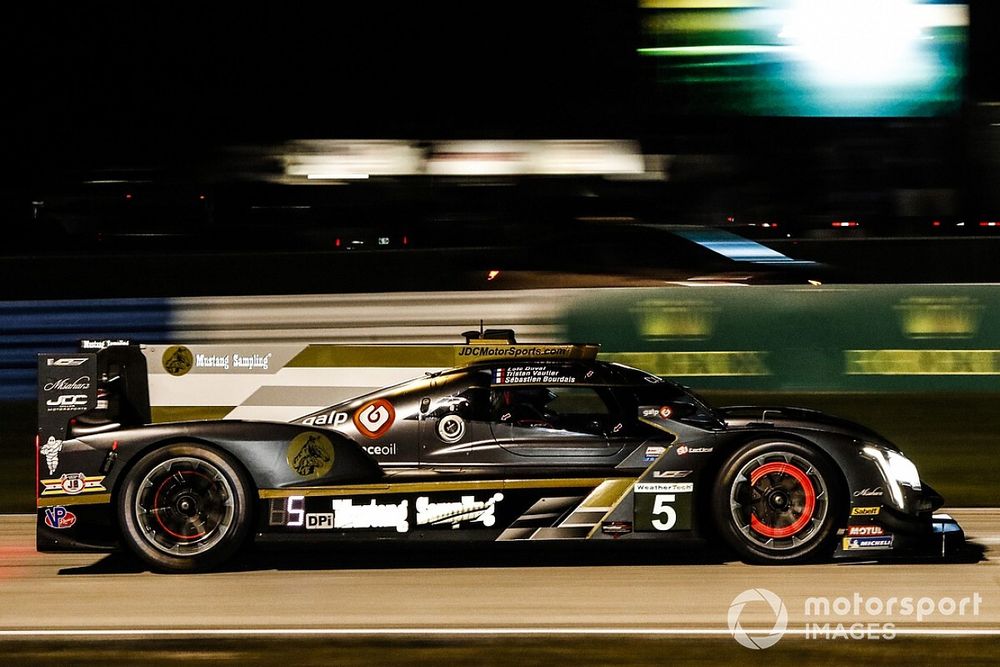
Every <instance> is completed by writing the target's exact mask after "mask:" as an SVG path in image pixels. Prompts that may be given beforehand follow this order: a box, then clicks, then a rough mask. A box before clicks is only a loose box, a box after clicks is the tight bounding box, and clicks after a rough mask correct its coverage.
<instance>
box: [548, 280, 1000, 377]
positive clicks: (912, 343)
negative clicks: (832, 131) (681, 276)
mask: <svg viewBox="0 0 1000 667" xmlns="http://www.w3.org/2000/svg"><path fill="white" fill-rule="evenodd" d="M566 329H567V333H568V335H569V339H570V340H574V341H584V342H596V343H600V344H601V346H602V347H601V358H602V359H606V360H610V361H618V362H621V363H624V364H628V365H632V366H637V367H639V368H642V369H644V370H648V371H652V372H654V373H656V374H658V375H663V376H667V377H672V378H677V379H678V380H679V381H681V382H683V383H685V384H690V385H692V386H694V387H698V388H705V389H757V390H771V391H774V390H780V391H800V390H802V391H838V392H840V391H894V392H898V391H924V390H926V391H942V390H967V391H998V390H1000V286H997V285H962V286H958V285H954V286H953V285H929V286H921V285H885V286H882V285H858V286H837V287H832V286H831V287H827V286H802V287H799V286H796V287H788V286H728V285H727V286H702V287H670V288H663V289H652V290H650V289H648V288H646V289H641V290H627V289H626V290H615V291H612V292H609V291H602V292H601V293H595V295H594V296H593V297H592V298H588V299H584V300H580V301H577V304H576V305H575V306H574V307H573V308H572V309H571V310H570V311H569V313H568V314H567V322H566Z"/></svg>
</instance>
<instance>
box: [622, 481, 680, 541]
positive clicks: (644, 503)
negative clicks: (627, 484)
mask: <svg viewBox="0 0 1000 667" xmlns="http://www.w3.org/2000/svg"><path fill="white" fill-rule="evenodd" d="M654 486H657V485H654V484H637V485H636V492H635V493H634V494H633V498H634V500H635V503H634V505H633V512H634V515H633V516H634V524H633V525H634V526H635V530H636V532H648V533H665V532H668V531H670V532H673V531H678V530H691V501H692V496H693V495H694V494H693V493H691V491H690V490H686V491H674V490H673V489H670V491H671V492H670V493H658V491H667V489H657V488H650V487H654Z"/></svg>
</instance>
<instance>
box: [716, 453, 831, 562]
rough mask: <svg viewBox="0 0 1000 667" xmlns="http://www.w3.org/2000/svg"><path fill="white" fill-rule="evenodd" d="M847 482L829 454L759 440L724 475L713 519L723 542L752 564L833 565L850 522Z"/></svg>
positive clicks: (724, 467) (729, 463)
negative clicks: (824, 561) (840, 531)
mask: <svg viewBox="0 0 1000 667" xmlns="http://www.w3.org/2000/svg"><path fill="white" fill-rule="evenodd" d="M843 489H844V482H843V478H842V476H841V474H840V471H839V470H838V469H837V467H836V466H835V464H834V463H833V462H831V461H830V460H829V459H828V458H827V456H826V455H825V454H823V453H822V452H820V451H818V450H817V449H815V448H813V447H809V446H807V445H804V444H801V443H798V442H793V441H786V440H758V441H755V442H751V443H748V444H746V445H744V446H743V447H741V448H739V449H738V450H737V451H735V452H734V453H733V454H732V455H731V456H730V457H729V458H728V459H727V460H726V462H725V463H723V465H722V467H721V468H720V469H719V473H718V476H717V477H716V480H715V487H714V490H715V492H714V496H713V501H712V514H713V518H714V521H715V526H716V527H717V528H718V531H719V534H720V535H721V536H722V538H723V540H724V541H725V542H726V543H727V544H728V545H729V546H730V547H732V549H733V550H734V551H736V553H737V554H738V555H739V556H740V558H741V559H742V560H744V561H746V562H749V563H758V564H785V563H801V562H809V561H814V560H820V559H824V558H828V557H829V556H830V555H831V554H832V553H833V547H834V542H835V541H836V539H837V529H838V527H839V526H840V524H841V523H843V519H844V507H846V505H845V502H844V498H845V495H844V493H845V492H844V490H843Z"/></svg>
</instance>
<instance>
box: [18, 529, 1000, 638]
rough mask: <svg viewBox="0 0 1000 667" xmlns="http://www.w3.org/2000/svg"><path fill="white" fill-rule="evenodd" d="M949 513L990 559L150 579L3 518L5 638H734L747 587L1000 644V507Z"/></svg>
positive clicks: (617, 552)
mask: <svg viewBox="0 0 1000 667" xmlns="http://www.w3.org/2000/svg"><path fill="white" fill-rule="evenodd" d="M951 514H952V515H953V516H954V517H955V518H956V519H958V520H959V522H960V523H961V524H962V525H963V527H964V528H965V529H966V532H967V534H968V536H969V538H970V541H971V542H972V543H973V545H974V546H975V545H978V546H979V547H980V548H979V549H978V551H980V552H981V553H982V556H981V557H980V558H979V559H978V560H976V559H975V558H973V559H967V561H966V562H926V563H896V564H882V563H855V564H817V565H805V566H795V567H760V566H750V565H745V564H742V563H739V562H732V561H728V560H726V559H725V557H718V556H715V555H712V554H707V555H705V554H703V553H697V554H694V553H691V552H690V550H685V549H675V550H671V551H668V552H664V551H662V550H661V549H659V548H658V549H645V548H644V549H629V548H626V549H618V548H613V549H608V548H602V549H584V548H581V546H588V545H554V544H553V545H545V546H543V549H542V550H541V551H540V550H538V548H537V547H538V545H537V544H532V545H511V546H517V547H525V548H524V549H518V548H515V549H500V548H498V546H497V545H487V546H484V547H466V546H461V547H456V546H448V547H438V546H434V547H424V546H421V547H419V548H405V549H404V548H401V547H399V546H393V545H377V546H375V547H363V548H359V547H350V548H341V549H337V550H334V551H323V552H320V553H316V554H314V553H311V552H310V553H303V552H299V551H279V552H260V551H256V552H253V553H251V554H249V555H247V556H245V557H242V558H241V559H240V560H239V561H238V562H237V563H236V564H235V565H234V567H233V569H231V570H230V571H225V572H217V573H210V574H199V575H160V574H153V573H150V572H146V571H143V570H142V569H141V568H139V567H138V566H136V565H135V564H134V563H133V562H132V561H130V560H129V559H127V558H124V557H122V556H119V555H110V556H108V555H79V554H66V555H53V554H39V553H37V552H36V551H35V548H34V518H33V517H32V516H29V515H5V516H0V641H2V640H14V639H18V638H20V639H38V638H43V637H48V638H53V639H54V638H57V637H63V638H72V637H88V638H90V639H93V638H95V637H107V638H108V639H113V638H122V637H125V638H157V637H175V636H185V635H201V634H207V635H217V636H219V637H220V638H221V637H233V636H237V637H238V636H243V635H248V636H249V635H252V636H255V637H258V638H259V637H269V636H271V637H275V638H278V637H282V636H288V635H291V636H295V635H299V636H303V637H305V636H313V637H316V636H331V637H332V636H341V637H347V636H378V635H385V636H387V637H388V636H404V635H419V636H423V637H427V636H435V635H441V636H462V635H470V636H482V635H494V636H495V635H500V636H505V635H506V636H511V637H514V636H530V635H534V634H541V635H545V636H551V637H558V636H560V635H563V636H567V637H570V636H572V637H582V636H586V635H603V634H614V635H629V634H634V635H637V636H638V635H660V636H693V637H699V636H701V637H724V636H728V634H729V631H728V628H727V612H728V610H729V607H730V604H731V603H732V601H733V599H734V598H735V597H736V596H737V595H738V594H740V593H741V592H743V591H745V590H747V589H751V588H763V589H767V590H769V591H772V592H774V593H776V594H777V595H778V596H780V598H781V599H782V601H783V602H784V604H785V605H786V608H787V610H788V628H789V632H790V633H791V634H793V635H794V634H795V633H801V632H802V631H803V628H804V627H805V624H806V623H809V622H818V623H827V622H829V623H831V624H833V626H836V624H838V623H842V624H844V625H850V624H852V623H855V622H878V623H886V622H890V623H893V624H894V625H895V628H896V632H897V634H898V635H900V636H904V637H905V636H907V635H910V634H912V635H914V636H931V637H934V636H952V637H965V636H978V637H993V636H1000V567H998V565H1000V509H963V510H959V509H956V510H953V511H952V512H951ZM610 546H611V547H620V546H627V545H618V544H615V545H610ZM968 560H971V561H972V562H968ZM977 595H978V596H979V598H980V602H979V603H978V607H977V608H976V609H973V602H972V599H973V598H974V597H975V596H977ZM819 596H822V597H826V598H828V599H829V600H831V602H834V601H835V599H836V598H838V597H840V598H848V599H850V600H853V598H855V597H860V598H861V599H862V601H863V602H862V609H861V612H860V614H855V613H854V611H853V610H852V611H850V612H848V613H846V614H838V613H836V612H835V611H832V610H831V612H830V613H829V614H828V615H826V616H822V617H821V616H817V615H816V614H815V613H813V614H811V615H807V610H806V608H805V604H806V599H807V598H809V597H819ZM893 597H895V598H897V599H902V598H904V597H912V598H913V599H914V603H915V604H918V605H919V604H920V603H919V600H920V599H922V598H927V599H930V600H931V601H932V602H933V604H934V605H935V608H934V611H932V612H931V613H929V614H926V613H925V614H923V615H922V617H921V618H919V619H918V618H917V617H916V614H915V613H913V614H909V615H907V614H905V613H900V611H899V609H897V610H896V611H895V612H894V613H893V614H887V613H884V612H883V613H877V614H876V613H871V610H866V609H865V608H864V605H865V604H866V603H867V601H868V600H870V599H871V598H879V600H880V601H881V602H882V603H883V604H887V603H888V600H889V599H890V598H893ZM963 598H970V601H969V602H968V603H967V604H966V606H965V613H964V614H960V613H959V611H958V609H957V606H956V608H955V609H953V610H952V612H951V613H945V612H943V611H942V610H941V601H942V600H945V599H951V600H954V601H955V603H956V605H960V604H961V601H962V599H963ZM900 604H901V603H900ZM923 604H924V607H925V608H926V605H927V604H928V603H923ZM943 604H944V608H945V610H947V609H948V608H949V603H948V602H947V601H945V602H944V603H943ZM852 605H853V601H852ZM925 611H926V609H925ZM774 621H775V616H774V613H773V612H772V611H771V610H770V608H769V607H768V606H767V605H766V604H764V603H752V604H748V605H747V606H746V607H745V608H744V610H743V614H742V616H741V617H740V622H741V624H742V625H743V626H744V627H747V628H750V627H760V628H769V627H771V626H772V624H773V623H774ZM730 641H731V639H730Z"/></svg>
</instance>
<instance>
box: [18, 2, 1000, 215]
mask: <svg viewBox="0 0 1000 667" xmlns="http://www.w3.org/2000/svg"><path fill="white" fill-rule="evenodd" d="M996 4H997V3H995V2H989V1H988V0H983V1H977V2H975V3H973V15H972V30H971V38H970V53H971V59H970V60H971V62H970V70H969V77H968V79H967V85H966V89H967V92H968V99H969V100H972V101H975V100H989V99H994V98H996V97H998V95H997V93H998V92H1000V85H998V81H1000V75H998V73H997V68H996V66H995V64H996V63H997V62H998V61H1000V58H998V56H1000V46H998V44H1000V40H998V39H997V38H996V37H997V34H996V33H997V26H998V21H997V18H998V17H1000V11H998V9H997V7H996ZM206 6H207V4H206V3H191V2H187V3H169V4H166V3H162V4H156V5H152V4H150V5H146V4H136V5H134V6H128V5H124V4H112V5H105V4H100V5H86V6H83V5H66V4H52V5H43V6H37V5H36V6H34V7H33V8H31V9H22V10H16V11H12V12H11V13H10V14H8V15H7V16H5V20H4V21H3V22H2V23H0V44H2V46H0V49H2V51H3V54H2V59H0V62H3V68H4V70H3V72H2V80H3V81H4V82H5V83H4V85H5V90H6V95H5V100H4V102H5V110H6V114H5V117H6V119H5V121H4V124H3V130H2V132H3V136H4V144H5V146H6V150H5V153H6V155H7V156H8V159H7V160H6V161H5V165H4V169H5V174H4V175H5V179H4V180H5V183H6V186H5V187H4V197H5V198H10V197H14V196H16V193H18V192H20V191H22V190H23V189H24V188H25V187H28V186H31V185H32V184H38V183H44V182H46V181H47V180H49V179H51V178H53V177H54V175H55V174H57V173H62V172H64V171H66V170H67V169H74V168H76V167H80V168H82V169H84V170H87V169H92V168H94V167H95V166H108V165H122V164H144V163H147V162H150V161H155V162H158V163H165V162H166V163H174V164H179V165H181V167H182V168H184V167H185V166H188V165H197V164H198V163H199V161H200V160H201V159H202V156H203V155H204V154H206V153H208V152H210V151H211V150H212V149H213V148H214V147H218V146H224V145H231V144H247V143H261V142H270V141H280V140H285V139H292V138H309V137H335V138H351V137H368V138H375V137H377V138H393V137H395V138H408V139H422V138H431V139H436V138H450V137H470V138H477V137H501V138H502V137H523V138H532V137H553V138H559V137H573V138H576V137H601V138H617V137H622V138H640V139H643V140H644V141H645V140H647V139H653V140H654V142H655V140H660V141H661V142H662V141H663V140H664V138H666V141H665V144H666V145H665V146H664V147H663V148H662V149H663V150H665V152H670V151H672V150H677V149H680V150H693V151H694V152H697V151H698V149H699V146H698V145H697V141H701V140H705V138H706V137H707V138H711V140H713V141H714V140H718V138H719V137H724V138H725V137H730V136H738V135H740V133H742V134H743V135H744V136H747V137H750V143H749V144H748V146H749V148H748V149H745V150H750V151H752V150H754V146H755V144H754V143H753V142H754V141H762V142H763V143H766V142H767V141H768V139H767V137H770V136H773V137H774V138H775V140H780V138H781V137H782V136H785V126H787V125H791V124H794V121H779V122H777V123H771V124H770V125H767V127H765V128H764V131H763V134H762V133H761V131H760V129H759V128H758V127H756V126H754V125H753V123H752V122H751V123H749V125H748V124H747V123H746V122H744V121H742V120H740V119H732V118H723V119H717V118H706V117H698V118H686V117H681V118H677V117H671V116H670V115H669V113H665V110H664V109H659V108H656V107H653V106H651V101H650V100H651V97H652V96H651V95H650V94H649V92H650V89H649V85H651V84H649V83H648V76H647V75H648V72H647V71H644V69H643V67H644V64H643V62H641V59H640V58H639V57H638V56H637V55H636V53H635V48H636V46H637V44H638V41H639V21H638V10H637V9H636V7H635V3H632V2H627V1H622V0H609V1H607V2H586V1H575V2H528V3H470V2H462V3H438V2H434V3H398V4H397V3H352V4H347V3H323V4H319V3H299V4H297V5H290V4H289V3H282V4H281V5H280V6H279V5H272V6H270V7H266V8H262V9H258V8H256V7H252V6H250V5H246V4H235V3H234V4H232V5H229V6H227V7H223V8H218V7H215V6H214V5H213V6H212V8H211V9H206ZM331 6H332V7H333V9H331V8H330V7H331ZM959 122H960V121H959ZM692 128H693V130H694V131H695V132H696V133H700V134H699V135H698V136H697V137H696V139H695V142H694V145H691V144H690V143H685V141H686V137H687V135H688V134H689V133H690V131H691V130H692ZM760 137H764V139H763V140H762V139H760Z"/></svg>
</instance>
